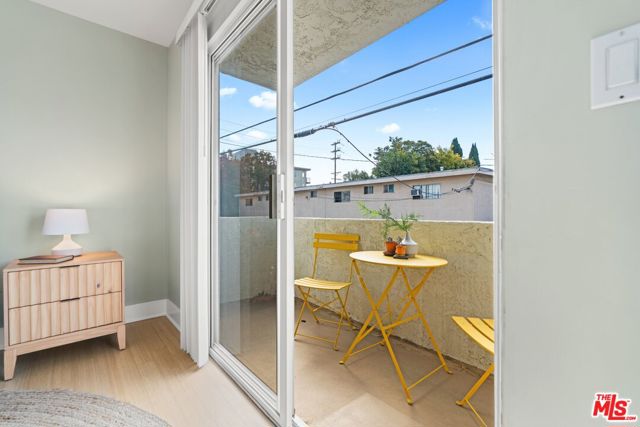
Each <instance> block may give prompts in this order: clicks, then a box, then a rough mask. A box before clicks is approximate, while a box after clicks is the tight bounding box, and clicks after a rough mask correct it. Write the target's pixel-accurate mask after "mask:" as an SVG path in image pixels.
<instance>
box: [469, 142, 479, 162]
mask: <svg viewBox="0 0 640 427" xmlns="http://www.w3.org/2000/svg"><path fill="white" fill-rule="evenodd" d="M469 160H473V162H474V163H475V164H476V166H480V154H478V147H477V146H476V143H475V142H474V143H473V144H471V151H469Z"/></svg>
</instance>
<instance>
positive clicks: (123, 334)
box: [118, 325, 127, 350]
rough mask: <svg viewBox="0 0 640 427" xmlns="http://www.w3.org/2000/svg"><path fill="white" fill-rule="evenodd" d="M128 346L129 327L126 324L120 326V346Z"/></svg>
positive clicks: (122, 348)
mask: <svg viewBox="0 0 640 427" xmlns="http://www.w3.org/2000/svg"><path fill="white" fill-rule="evenodd" d="M126 347H127V329H126V326H125V325H120V326H118V348H119V349H120V350H124V349H125V348H126Z"/></svg>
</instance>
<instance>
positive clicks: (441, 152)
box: [434, 147, 475, 170]
mask: <svg viewBox="0 0 640 427" xmlns="http://www.w3.org/2000/svg"><path fill="white" fill-rule="evenodd" d="M434 157H435V159H436V162H437V164H438V167H439V168H441V169H443V170H448V169H463V168H472V167H474V166H475V163H474V161H473V160H470V159H463V158H462V157H460V155H458V154H456V153H454V152H453V150H452V149H450V148H442V147H438V148H437V149H436V152H435V154H434Z"/></svg>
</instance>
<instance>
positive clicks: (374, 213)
mask: <svg viewBox="0 0 640 427" xmlns="http://www.w3.org/2000/svg"><path fill="white" fill-rule="evenodd" d="M360 211H361V212H362V214H363V215H364V216H367V217H369V218H380V219H382V220H383V222H382V224H383V225H382V235H383V236H382V237H383V239H385V245H386V244H387V243H390V242H393V239H391V237H390V236H389V231H390V230H391V229H394V228H397V229H398V230H401V231H404V232H405V237H404V239H403V240H402V242H400V243H399V244H398V245H402V246H404V247H405V249H404V250H405V252H406V255H407V256H409V257H414V256H415V255H416V254H417V253H418V244H417V243H416V242H414V241H413V239H411V235H410V234H409V231H410V230H411V227H413V224H414V223H415V222H416V221H418V218H419V217H418V215H416V214H414V213H410V214H405V215H402V216H401V217H400V218H394V217H393V215H392V214H391V208H390V207H389V205H387V204H386V203H385V204H384V205H383V206H382V207H381V208H380V209H370V208H368V207H367V206H366V205H365V204H364V203H360ZM394 243H395V242H394ZM390 246H391V244H389V246H388V247H387V251H386V253H385V255H393V254H390V253H389V252H390V251H389V248H390ZM394 252H395V247H394Z"/></svg>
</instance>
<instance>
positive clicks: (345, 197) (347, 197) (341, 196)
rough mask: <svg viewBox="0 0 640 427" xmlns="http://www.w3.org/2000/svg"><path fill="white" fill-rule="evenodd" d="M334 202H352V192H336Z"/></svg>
mask: <svg viewBox="0 0 640 427" xmlns="http://www.w3.org/2000/svg"><path fill="white" fill-rule="evenodd" d="M333 201H334V202H336V203H344V202H350V201H351V191H335V192H334V193H333Z"/></svg>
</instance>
